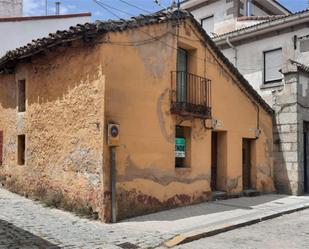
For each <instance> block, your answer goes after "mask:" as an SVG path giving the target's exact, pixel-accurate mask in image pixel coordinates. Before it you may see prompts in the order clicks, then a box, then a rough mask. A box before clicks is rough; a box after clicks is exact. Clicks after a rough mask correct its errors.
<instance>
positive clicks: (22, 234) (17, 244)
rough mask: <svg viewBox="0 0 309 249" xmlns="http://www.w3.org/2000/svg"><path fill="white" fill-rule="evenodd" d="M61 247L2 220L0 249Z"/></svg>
mask: <svg viewBox="0 0 309 249" xmlns="http://www.w3.org/2000/svg"><path fill="white" fill-rule="evenodd" d="M4 248H12V249H13V248H14V249H17V248H18V249H58V248H59V249H60V247H58V246H56V245H54V244H52V243H50V242H48V241H46V240H44V239H41V238H40V237H38V236H36V235H34V234H32V233H29V232H27V231H25V230H23V229H20V228H18V227H16V226H14V225H13V224H12V223H9V222H7V221H3V220H0V249H4Z"/></svg>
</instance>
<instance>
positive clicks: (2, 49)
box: [0, 1, 91, 56]
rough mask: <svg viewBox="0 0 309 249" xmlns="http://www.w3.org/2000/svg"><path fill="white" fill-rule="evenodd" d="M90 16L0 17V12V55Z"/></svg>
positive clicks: (83, 14) (80, 14) (83, 20)
mask: <svg viewBox="0 0 309 249" xmlns="http://www.w3.org/2000/svg"><path fill="white" fill-rule="evenodd" d="M0 3H1V1H0ZM0 10H1V6H0ZM90 18H91V14H90V13H79V14H67V15H48V16H24V17H22V16H20V17H1V14H0V33H1V34H3V35H1V36H0V56H3V55H4V54H5V53H6V52H7V51H9V50H12V49H15V48H18V47H20V46H23V45H24V44H27V43H29V42H31V41H32V40H33V39H38V38H42V37H45V36H48V34H49V33H54V32H56V31H57V30H64V29H68V28H70V27H71V26H75V25H77V24H79V23H86V22H90ZM4 34H5V35H4Z"/></svg>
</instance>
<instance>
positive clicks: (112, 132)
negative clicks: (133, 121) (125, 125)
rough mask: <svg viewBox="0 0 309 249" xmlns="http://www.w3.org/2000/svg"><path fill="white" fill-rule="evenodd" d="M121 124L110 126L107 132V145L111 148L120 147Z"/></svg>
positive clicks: (110, 124)
mask: <svg viewBox="0 0 309 249" xmlns="http://www.w3.org/2000/svg"><path fill="white" fill-rule="evenodd" d="M119 128H120V125H119V124H112V123H109V124H108V131H107V136H108V137H107V139H108V141H107V143H108V146H110V147H116V146H119Z"/></svg>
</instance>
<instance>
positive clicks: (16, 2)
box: [0, 0, 23, 17]
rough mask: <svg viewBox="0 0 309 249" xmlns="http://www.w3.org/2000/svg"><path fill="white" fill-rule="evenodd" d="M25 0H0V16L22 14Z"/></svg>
mask: <svg viewBox="0 0 309 249" xmlns="http://www.w3.org/2000/svg"><path fill="white" fill-rule="evenodd" d="M22 14H23V0H0V17H9V16H21V15H22Z"/></svg>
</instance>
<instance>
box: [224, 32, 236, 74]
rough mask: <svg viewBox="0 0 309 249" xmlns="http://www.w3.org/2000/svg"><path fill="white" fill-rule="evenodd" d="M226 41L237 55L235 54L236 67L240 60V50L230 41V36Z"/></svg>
mask: <svg viewBox="0 0 309 249" xmlns="http://www.w3.org/2000/svg"><path fill="white" fill-rule="evenodd" d="M226 43H227V44H228V45H229V46H230V47H231V48H232V49H233V50H234V53H235V56H234V61H235V64H234V65H235V67H236V68H237V62H238V51H237V48H236V47H235V46H234V45H233V44H232V43H231V42H230V39H229V36H227V37H226Z"/></svg>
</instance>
